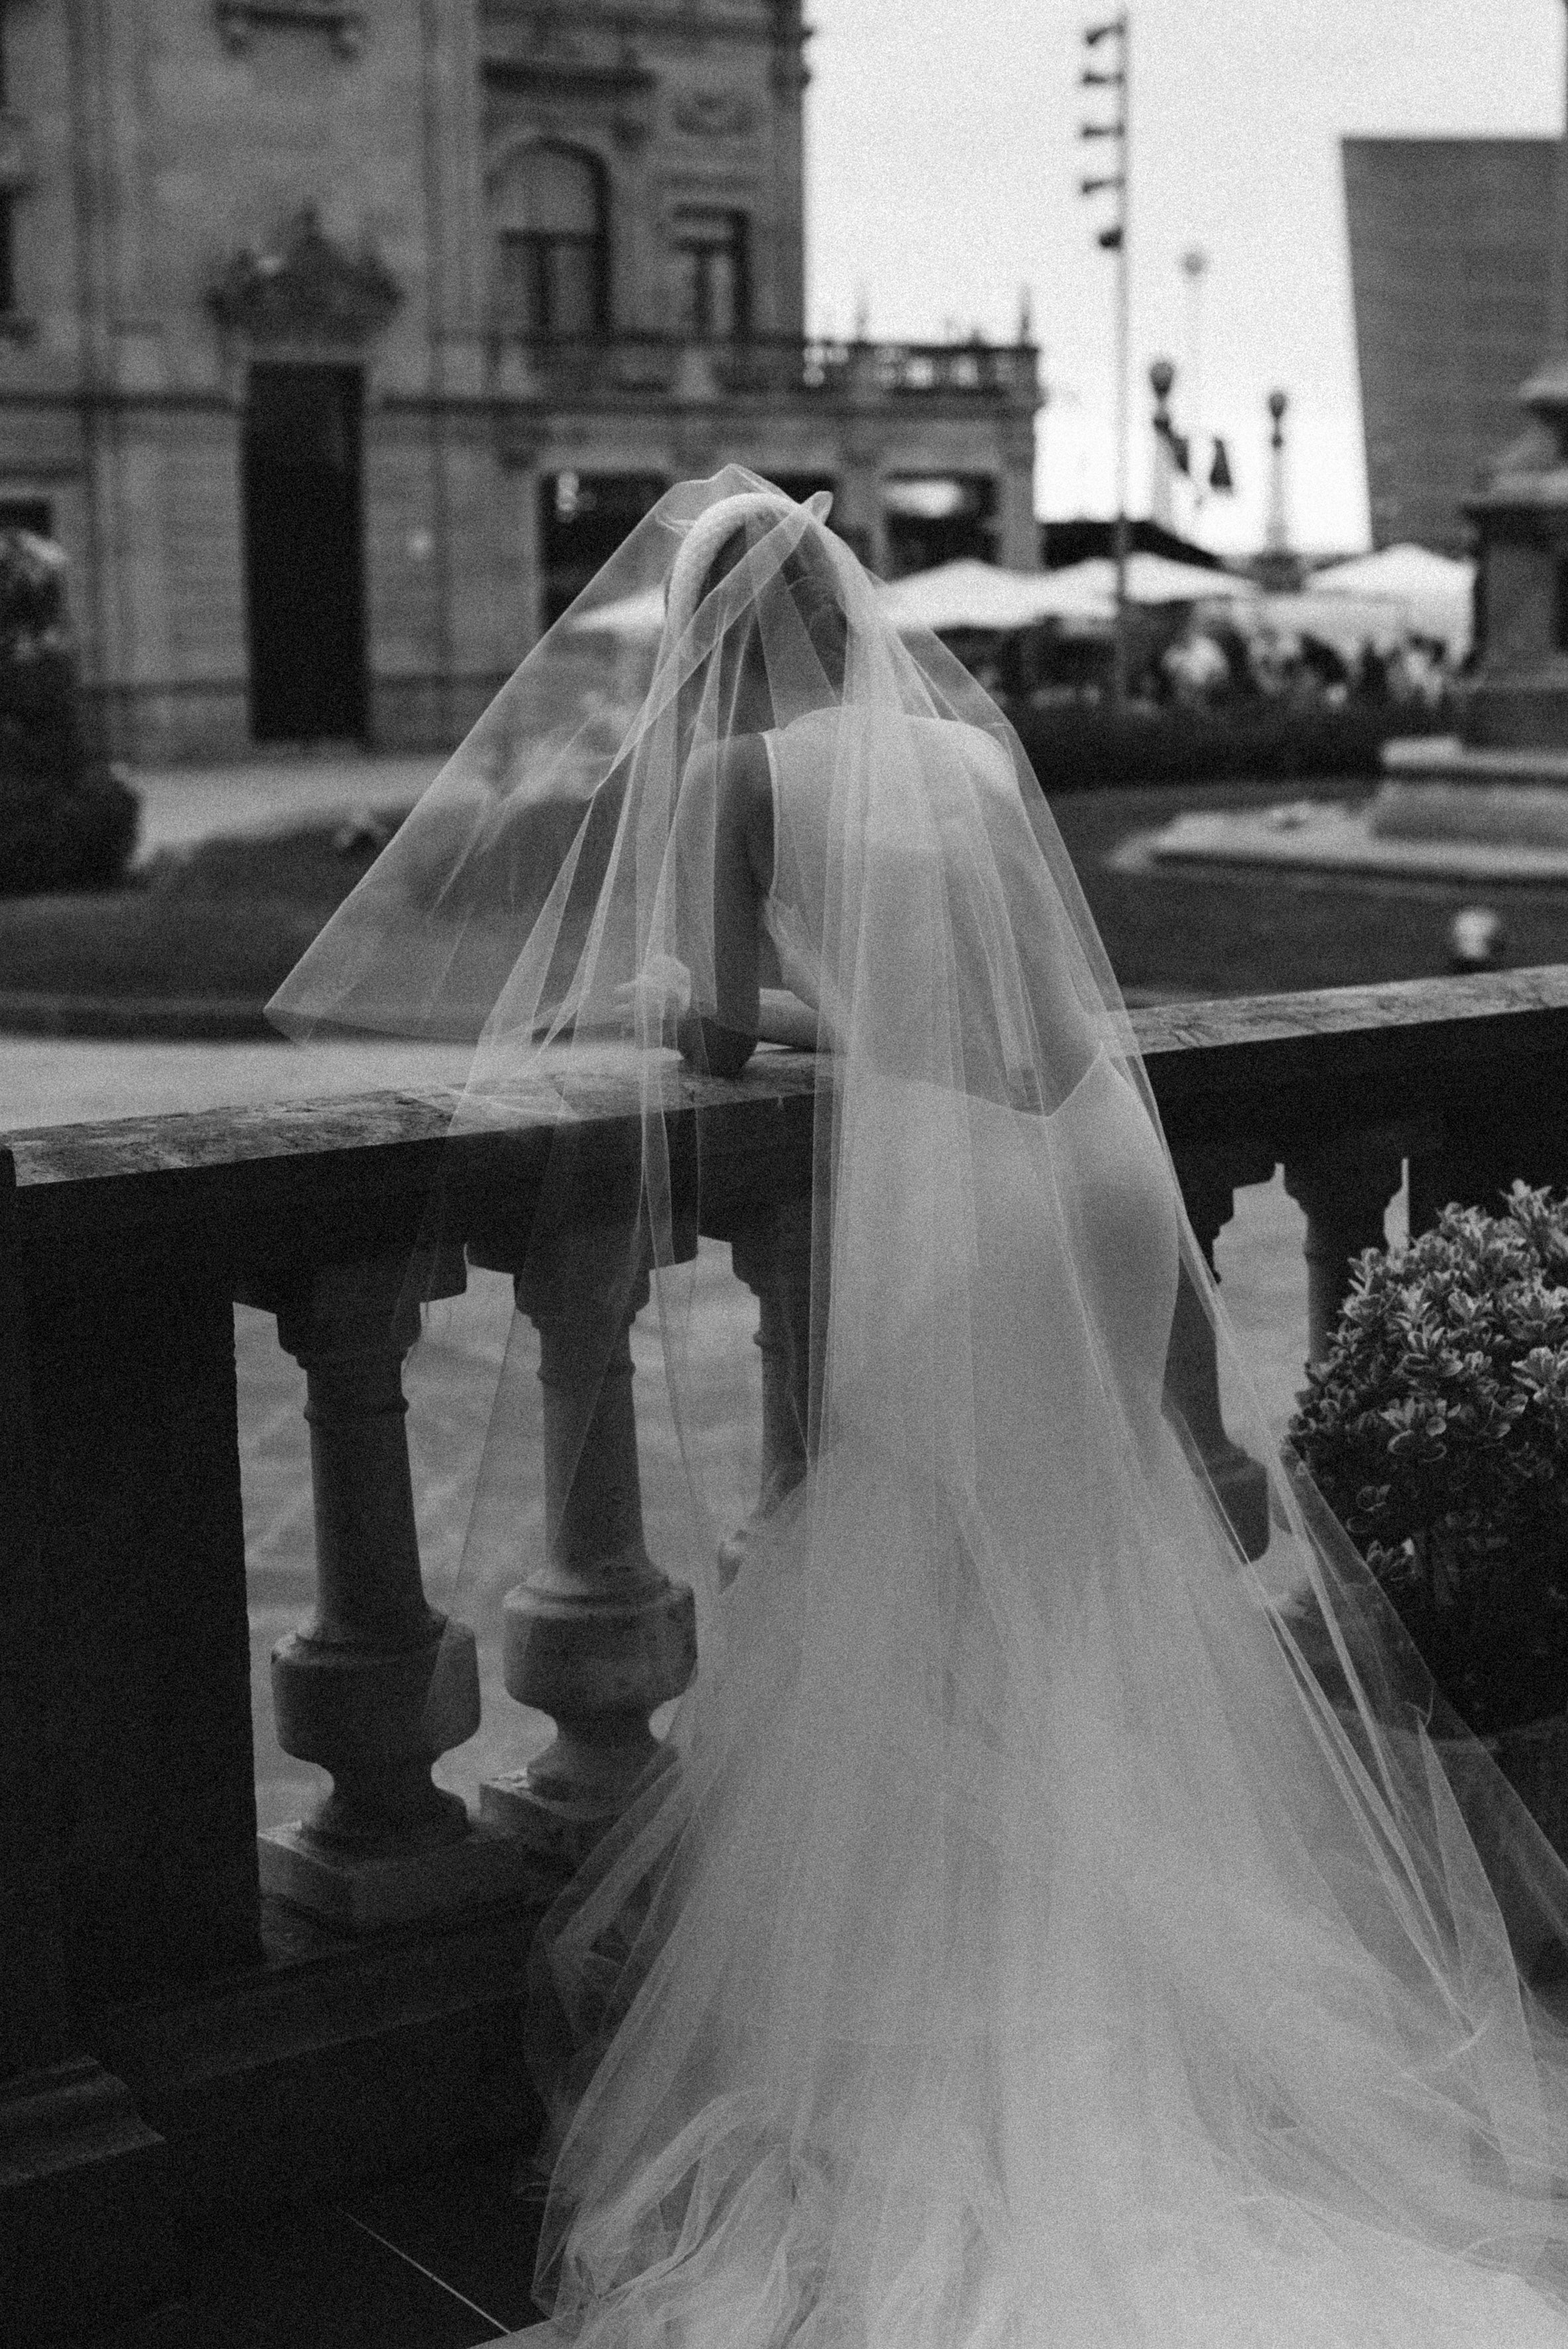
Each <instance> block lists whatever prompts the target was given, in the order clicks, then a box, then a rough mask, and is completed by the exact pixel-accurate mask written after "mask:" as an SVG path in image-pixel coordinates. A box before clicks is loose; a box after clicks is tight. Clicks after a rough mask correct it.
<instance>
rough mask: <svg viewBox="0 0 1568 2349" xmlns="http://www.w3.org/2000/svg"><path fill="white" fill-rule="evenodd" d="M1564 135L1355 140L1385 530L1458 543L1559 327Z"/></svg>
mask: <svg viewBox="0 0 1568 2349" xmlns="http://www.w3.org/2000/svg"><path fill="white" fill-rule="evenodd" d="M1558 148H1559V142H1558V141H1557V140H1554V139H1346V140H1344V142H1343V150H1342V151H1343V161H1344V171H1345V201H1346V219H1347V222H1348V226H1349V232H1350V272H1351V284H1352V288H1353V292H1354V296H1355V305H1356V343H1357V357H1358V360H1359V365H1360V375H1361V408H1362V418H1363V424H1364V429H1365V433H1366V444H1367V498H1368V503H1369V506H1370V509H1371V518H1372V541H1373V544H1374V545H1375V546H1387V545H1389V544H1391V543H1394V542H1395V541H1397V540H1400V539H1418V540H1419V541H1421V543H1423V544H1425V545H1428V546H1434V547H1446V548H1448V549H1449V551H1450V552H1452V553H1454V554H1458V553H1460V552H1461V551H1462V550H1463V548H1464V547H1465V545H1466V544H1467V543H1468V540H1469V537H1470V525H1469V523H1467V521H1466V519H1465V514H1464V511H1463V502H1464V500H1465V498H1466V497H1467V496H1468V495H1469V493H1470V491H1472V490H1473V489H1474V488H1475V486H1476V483H1477V480H1478V478H1479V476H1480V472H1481V471H1482V469H1483V467H1484V466H1485V465H1486V464H1487V463H1488V462H1489V461H1490V460H1491V458H1492V457H1493V456H1494V455H1495V453H1496V451H1497V450H1498V448H1499V447H1500V446H1501V444H1502V443H1503V442H1504V441H1507V440H1511V439H1513V438H1515V437H1517V434H1518V431H1519V406H1518V402H1519V387H1520V385H1521V383H1522V381H1523V380H1524V378H1526V377H1527V376H1529V375H1531V374H1532V372H1533V370H1534V368H1535V367H1536V366H1537V365H1538V364H1539V362H1540V360H1541V357H1542V353H1543V352H1544V351H1545V350H1546V348H1547V347H1548V345H1549V344H1550V343H1551V341H1552V337H1553V323H1552V322H1553V268H1554V241H1553V223H1554V220H1555V216H1556V204H1557V201H1558Z"/></svg>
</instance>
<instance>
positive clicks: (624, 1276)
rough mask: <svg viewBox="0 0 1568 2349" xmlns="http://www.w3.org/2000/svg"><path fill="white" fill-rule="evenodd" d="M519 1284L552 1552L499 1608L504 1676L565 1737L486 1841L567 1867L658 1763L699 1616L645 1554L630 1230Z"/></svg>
mask: <svg viewBox="0 0 1568 2349" xmlns="http://www.w3.org/2000/svg"><path fill="white" fill-rule="evenodd" d="M476 1253H477V1251H476ZM515 1280H516V1293H517V1302H518V1309H519V1310H520V1311H521V1312H523V1313H526V1314H527V1316H528V1318H529V1319H530V1320H531V1322H532V1323H533V1324H534V1327H535V1328H536V1329H537V1330H538V1331H539V1343H540V1362H539V1375H540V1379H541V1381H542V1384H543V1388H544V1492H545V1544H544V1555H543V1557H542V1558H541V1559H539V1560H538V1562H537V1563H536V1565H535V1566H534V1568H533V1570H532V1571H531V1573H530V1574H529V1576H528V1577H527V1578H526V1579H525V1580H524V1581H523V1582H522V1583H521V1584H520V1585H519V1586H518V1587H517V1588H516V1589H514V1590H511V1591H509V1592H508V1594H507V1597H506V1599H505V1602H504V1643H503V1671H504V1676H505V1680H506V1685H507V1689H508V1691H509V1692H510V1693H511V1695H512V1696H514V1697H515V1698H516V1699H517V1701H518V1702H519V1703H520V1704H526V1705H531V1706H533V1707H534V1708H536V1709H537V1710H538V1711H539V1712H541V1713H549V1714H550V1716H551V1718H552V1720H553V1721H554V1723H555V1724H556V1734H555V1737H554V1740H553V1742H552V1744H550V1745H549V1746H548V1747H547V1748H546V1750H545V1751H544V1752H543V1753H542V1754H540V1755H539V1756H538V1757H537V1758H536V1759H535V1760H534V1761H532V1762H531V1763H530V1764H528V1766H527V1767H526V1768H525V1769H523V1770H521V1771H520V1772H518V1773H516V1774H515V1775H510V1776H507V1777H504V1778H501V1779H494V1780H490V1781H489V1782H487V1784H486V1785H485V1787H484V1789H483V1795H482V1801H483V1807H484V1816H485V1817H486V1818H487V1820H489V1821H490V1823H491V1824H492V1825H494V1826H500V1827H503V1828H505V1829H506V1830H508V1831H509V1832H510V1833H511V1835H512V1836H514V1837H517V1838H518V1839H519V1841H520V1842H521V1844H522V1845H524V1846H525V1847H528V1848H530V1849H531V1850H533V1851H536V1852H538V1853H540V1854H541V1855H542V1856H544V1857H548V1858H550V1859H551V1860H552V1861H554V1862H556V1863H558V1864H561V1865H565V1866H574V1865H575V1864H576V1863H577V1862H578V1861H579V1860H580V1859H581V1858H582V1857H583V1855H584V1854H585V1853H586V1852H587V1851H588V1850H590V1849H591V1848H592V1847H593V1844H595V1843H596V1842H597V1841H598V1840H599V1837H601V1836H602V1835H603V1833H604V1831H605V1829H606V1828H607V1827H608V1826H611V1825H612V1824H613V1822H614V1820H615V1819H616V1818H617V1817H618V1816H620V1813H621V1812H622V1811H623V1810H624V1807H625V1806H626V1803H627V1802H628V1800H629V1799H630V1797H631V1795H632V1794H633V1792H634V1788H635V1786H636V1785H637V1783H638V1781H639V1780H640V1779H641V1778H642V1777H643V1776H644V1775H645V1772H646V1771H647V1770H648V1769H649V1767H650V1766H651V1765H653V1764H656V1763H657V1762H658V1761H659V1758H660V1754H661V1750H662V1749H661V1748H660V1746H659V1744H658V1742H657V1740H656V1739H655V1737H654V1735H653V1733H652V1731H651V1730H650V1728H649V1726H648V1717H649V1715H650V1714H651V1713H654V1712H655V1711H656V1710H657V1708H658V1707H659V1706H660V1705H661V1704H663V1703H665V1702H667V1700H668V1699H669V1698H671V1697H674V1696H678V1695H679V1694H680V1692H681V1691H682V1689H684V1688H685V1687H686V1682H688V1681H689V1680H690V1678H691V1676H692V1673H693V1672H694V1671H695V1670H696V1608H695V1605H694V1602H693V1599H692V1594H691V1592H690V1591H689V1590H688V1589H686V1588H684V1587H683V1586H681V1585H678V1584H676V1583H672V1582H671V1581H670V1580H669V1578H668V1577H667V1576H666V1575H665V1574H664V1573H662V1572H661V1571H660V1569H659V1568H657V1567H656V1566H655V1565H654V1563H653V1561H652V1559H651V1558H650V1557H649V1556H648V1553H647V1550H646V1548H645V1544H644V1538H643V1499H642V1485H641V1479H640V1475H639V1472H638V1465H637V1430H636V1419H635V1413H634V1405H633V1400H632V1350H631V1339H630V1332H631V1326H632V1323H633V1321H634V1319H635V1318H636V1316H637V1313H638V1311H639V1310H640V1309H641V1308H642V1306H643V1305H645V1303H646V1301H647V1298H648V1274H647V1270H646V1268H645V1265H644V1264H643V1263H642V1261H641V1260H640V1258H639V1257H637V1256H636V1253H635V1251H634V1248H633V1247H631V1246H630V1245H629V1244H628V1237H627V1234H626V1231H625V1229H624V1226H620V1225H579V1226H568V1227H565V1228H563V1229H562V1230H561V1231H560V1232H559V1233H558V1235H557V1236H556V1237H555V1238H554V1239H553V1241H552V1243H550V1244H549V1245H547V1246H541V1247H536V1248H535V1249H534V1250H533V1251H531V1254H530V1257H529V1258H528V1260H527V1261H526V1262H525V1264H524V1266H523V1268H522V1270H521V1272H518V1273H516V1274H515Z"/></svg>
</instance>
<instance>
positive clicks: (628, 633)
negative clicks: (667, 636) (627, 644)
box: [566, 587, 665, 642]
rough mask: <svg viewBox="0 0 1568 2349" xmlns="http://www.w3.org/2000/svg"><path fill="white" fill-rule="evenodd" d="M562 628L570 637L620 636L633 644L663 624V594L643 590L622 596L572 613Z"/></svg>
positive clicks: (655, 633) (654, 589)
mask: <svg viewBox="0 0 1568 2349" xmlns="http://www.w3.org/2000/svg"><path fill="white" fill-rule="evenodd" d="M566 625H567V626H568V627H569V628H570V629H572V630H573V633H574V634H576V633H581V634H582V635H584V636H622V637H626V638H629V639H630V640H632V641H633V642H637V641H639V640H641V639H642V638H644V637H646V636H658V635H659V634H660V633H661V632H662V630H663V628H664V625H665V591H664V589H663V588H662V587H645V588H644V589H643V591H642V593H641V594H640V595H623V596H621V597H620V599H619V600H618V601H617V602H616V603H614V604H601V605H598V606H597V607H596V608H595V607H593V606H590V608H589V609H588V610H587V611H586V612H574V613H573V615H572V617H571V618H570V619H569V620H568V621H567V623H566Z"/></svg>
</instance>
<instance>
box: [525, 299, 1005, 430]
mask: <svg viewBox="0 0 1568 2349" xmlns="http://www.w3.org/2000/svg"><path fill="white" fill-rule="evenodd" d="M494 343H495V367H496V373H497V379H498V382H499V383H500V386H501V388H503V389H506V390H509V391H511V392H512V393H514V394H516V395H518V396H522V397H526V396H529V395H530V394H531V393H533V392H537V393H539V394H541V395H548V396H549V397H551V398H560V397H562V396H565V395H571V396H574V397H578V398H583V397H587V396H589V395H595V396H602V395H603V394H605V393H609V394H611V395H614V394H617V393H630V394H634V395H641V396H646V395H647V394H648V393H649V392H661V393H666V394H668V393H679V394H680V395H681V396H683V397H687V398H696V397H699V396H700V397H702V398H708V399H713V398H725V399H730V400H734V399H741V400H745V399H748V398H768V399H773V400H778V399H785V400H795V399H799V400H801V401H803V402H804V403H806V404H807V405H808V406H810V405H811V404H813V403H818V404H820V403H821V402H823V401H826V402H829V403H844V404H848V405H850V406H862V407H863V406H873V405H878V404H880V403H882V402H884V401H890V400H891V401H897V400H899V399H901V398H909V397H911V396H915V395H917V396H920V397H923V398H926V399H928V400H935V401H937V402H938V403H942V402H954V403H956V404H958V405H959V406H960V407H962V408H965V409H972V408H974V407H975V406H976V405H977V404H979V403H990V404H992V405H998V406H1001V407H1004V408H1006V407H1016V409H1018V410H1019V411H1020V413H1023V414H1026V415H1032V414H1033V412H1034V410H1035V409H1036V408H1037V405H1038V402H1039V375H1038V354H1037V351H1036V350H1035V348H1034V347H1033V346H1032V345H1030V344H1026V343H986V342H980V341H970V342H961V343H873V342H857V341H849V342H838V341H831V340H829V341H824V340H821V339H815V340H812V339H802V338H801V337H800V336H793V335H748V336H735V337H732V338H728V337H727V338H725V339H723V340H717V341H712V342H703V341H700V340H697V339H696V338H695V337H690V336H669V335H653V334H636V333H631V332H622V331H616V332H614V333H610V334H603V335H569V336H551V337H549V338H548V339H534V338H531V337H530V336H528V335H527V334H526V332H524V331H522V330H521V328H520V327H519V326H518V325H517V324H516V323H515V322H513V321H511V320H510V319H508V318H507V317H505V316H499V317H498V318H497V319H496V321H495V334H494Z"/></svg>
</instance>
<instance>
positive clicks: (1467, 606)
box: [1308, 541, 1475, 661]
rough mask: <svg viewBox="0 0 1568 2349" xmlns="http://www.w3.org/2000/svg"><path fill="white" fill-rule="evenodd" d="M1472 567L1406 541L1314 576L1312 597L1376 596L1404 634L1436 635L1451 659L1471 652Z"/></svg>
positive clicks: (1448, 555)
mask: <svg viewBox="0 0 1568 2349" xmlns="http://www.w3.org/2000/svg"><path fill="white" fill-rule="evenodd" d="M1474 585H1475V564H1473V563H1467V562H1464V561H1462V560H1460V558H1459V557H1458V556H1455V555H1451V554H1437V553H1435V552H1434V550H1433V549H1432V548H1431V547H1429V546H1417V545H1415V544H1414V543H1411V542H1409V541H1405V542H1403V543H1400V544H1399V545H1398V546H1385V547H1383V548H1381V549H1380V550H1379V552H1378V553H1377V554H1357V555H1354V556H1352V558H1351V559H1350V561H1349V562H1347V563H1331V564H1329V565H1328V567H1327V569H1326V570H1324V571H1315V572H1314V574H1313V575H1312V578H1311V580H1310V582H1309V583H1308V589H1309V592H1310V593H1311V594H1313V595H1354V596H1376V597H1377V599H1378V600H1379V601H1381V602H1386V603H1388V604H1391V605H1397V606H1398V611H1399V616H1400V619H1401V621H1402V624H1403V627H1404V630H1405V633H1406V634H1408V635H1411V636H1440V637H1441V638H1442V640H1443V642H1444V644H1445V645H1446V646H1447V647H1448V650H1449V658H1450V659H1451V660H1456V661H1457V660H1462V659H1463V657H1464V656H1465V654H1466V653H1467V652H1468V651H1469V650H1470V613H1471V595H1472V593H1473V590H1474Z"/></svg>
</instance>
